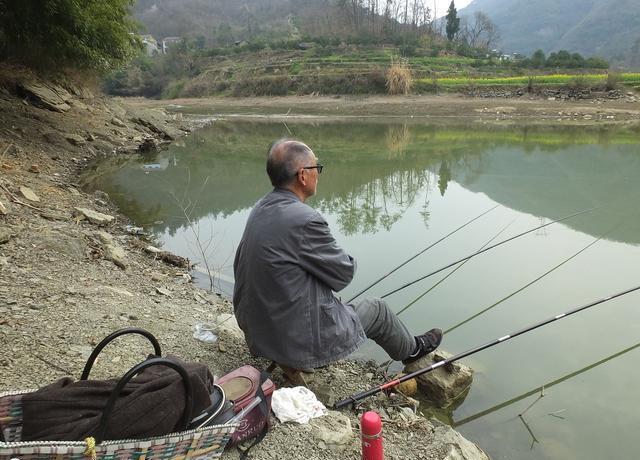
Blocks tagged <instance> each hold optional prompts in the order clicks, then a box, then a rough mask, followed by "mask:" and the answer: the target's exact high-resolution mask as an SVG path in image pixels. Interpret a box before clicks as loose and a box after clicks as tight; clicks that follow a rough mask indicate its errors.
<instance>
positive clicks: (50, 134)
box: [43, 131, 67, 147]
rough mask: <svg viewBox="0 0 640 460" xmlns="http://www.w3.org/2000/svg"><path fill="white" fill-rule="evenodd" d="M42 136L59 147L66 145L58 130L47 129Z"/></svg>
mask: <svg viewBox="0 0 640 460" xmlns="http://www.w3.org/2000/svg"><path fill="white" fill-rule="evenodd" d="M43 137H44V138H45V140H46V141H47V142H48V143H49V144H52V145H57V146H59V147H65V146H66V145H67V141H66V140H65V138H64V136H63V135H62V134H60V133H59V132H58V131H47V132H46V133H44V134H43Z"/></svg>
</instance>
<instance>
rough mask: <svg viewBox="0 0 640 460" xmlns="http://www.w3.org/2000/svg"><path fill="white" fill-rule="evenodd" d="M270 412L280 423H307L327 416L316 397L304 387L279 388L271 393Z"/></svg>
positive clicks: (322, 405) (325, 409) (325, 410)
mask: <svg viewBox="0 0 640 460" xmlns="http://www.w3.org/2000/svg"><path fill="white" fill-rule="evenodd" d="M271 410H273V413H274V414H276V417H278V420H280V422H282V423H284V422H297V423H301V424H306V423H309V420H311V419H312V418H316V417H322V416H323V415H326V414H327V408H326V407H324V404H322V403H321V402H320V401H318V399H317V398H316V395H315V394H313V392H312V391H311V390H309V389H308V388H305V387H293V388H279V389H277V390H276V391H274V392H273V396H272V398H271Z"/></svg>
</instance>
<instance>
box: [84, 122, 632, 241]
mask: <svg viewBox="0 0 640 460" xmlns="http://www.w3.org/2000/svg"><path fill="white" fill-rule="evenodd" d="M285 128H286V129H285ZM289 132H292V133H293V134H295V135H296V136H297V137H299V138H301V139H303V140H305V141H306V142H307V143H308V144H309V145H311V146H312V148H313V149H314V151H315V152H316V154H317V155H318V156H319V157H320V158H321V160H322V162H323V163H324V164H326V165H327V170H326V174H323V176H322V180H321V182H320V186H319V193H318V196H317V197H315V198H314V201H313V203H312V204H313V206H315V207H317V208H318V209H320V210H321V211H322V212H330V213H335V214H336V215H337V222H338V225H339V226H340V230H341V232H343V233H344V234H345V235H352V234H360V233H375V232H377V231H380V230H384V231H389V230H390V229H391V228H392V227H393V225H394V224H395V223H396V222H397V221H398V220H399V219H400V218H401V217H402V216H403V215H404V214H405V213H406V212H407V210H408V209H410V208H411V207H412V206H414V205H415V204H419V205H420V211H419V212H420V215H421V217H422V221H423V223H424V225H425V226H428V222H429V216H430V211H429V201H430V195H429V194H430V193H432V192H433V191H434V189H435V187H436V186H437V192H436V193H438V192H439V194H440V195H441V196H444V195H445V193H447V187H448V185H449V183H450V182H451V181H455V182H456V183H459V184H461V185H462V186H463V187H464V188H466V189H468V190H471V191H474V192H481V193H484V194H486V195H488V196H489V197H490V198H492V199H493V200H494V201H496V202H498V203H501V204H503V205H505V206H507V207H509V208H511V209H514V210H518V211H522V212H525V213H527V214H532V215H537V216H543V217H547V218H550V219H554V218H558V217H560V216H562V215H564V214H566V213H567V212H571V211H573V210H578V209H583V208H587V207H591V206H599V207H601V208H602V214H601V215H600V218H599V219H592V220H580V221H579V222H577V223H569V225H571V226H572V225H576V229H578V230H580V231H583V232H586V233H589V234H591V235H596V234H598V233H599V232H601V231H602V226H601V222H603V221H604V222H606V221H612V220H620V219H621V218H622V217H628V214H629V212H630V210H633V209H635V206H634V205H635V203H637V201H638V199H639V198H640V195H639V193H640V192H639V187H637V186H635V182H636V177H637V176H638V174H639V173H640V156H638V155H637V154H636V152H635V148H636V145H635V144H636V143H637V142H638V135H637V134H636V133H635V132H633V131H618V132H612V131H605V130H595V131H594V130H586V129H585V130H580V129H571V130H564V129H563V130H560V129H556V130H554V129H546V130H544V129H533V128H531V127H525V128H521V129H509V130H506V129H480V130H478V129H476V130H473V129H470V128H469V127H462V128H451V127H434V126H424V125H408V124H407V123H401V124H398V123H396V124H376V123H339V124H336V123H323V124H303V123H300V124H292V123H291V122H289V124H288V125H284V124H283V123H265V122H257V121H254V122H226V121H218V122H216V123H215V124H213V125H212V126H210V127H208V128H206V129H203V130H201V131H199V132H197V133H195V134H194V135H193V136H191V137H190V138H188V139H187V140H186V141H184V142H182V143H179V144H174V145H173V146H171V147H170V149H169V150H167V151H164V152H161V153H159V154H158V155H157V156H155V157H151V158H149V157H147V158H142V157H140V158H134V159H131V160H129V161H127V162H123V160H122V159H116V160H111V161H110V162H108V163H101V164H99V165H97V166H95V168H94V169H93V170H92V171H91V172H90V173H89V174H88V175H87V176H86V177H85V185H87V186H88V187H89V188H100V189H102V190H105V191H107V192H108V193H110V194H112V195H116V196H120V197H122V198H121V200H120V205H121V207H122V209H123V211H124V212H125V213H127V214H128V215H130V216H132V217H133V218H134V219H135V220H136V221H137V222H139V223H140V224H144V225H149V226H152V227H153V229H154V230H155V231H168V232H169V233H171V234H173V233H174V232H175V231H176V230H177V229H179V228H181V227H183V226H184V218H183V217H181V216H182V215H183V212H182V209H181V204H180V203H177V202H176V200H175V198H174V197H176V196H183V197H195V196H198V200H197V204H195V205H193V206H192V207H191V209H190V212H191V219H192V220H194V221H197V220H198V219H201V218H203V217H204V216H209V217H213V218H217V217H220V216H223V217H224V216H228V215H231V214H233V213H234V212H237V211H239V210H244V209H248V208H250V207H251V206H252V205H253V203H254V202H255V201H256V200H257V199H258V198H259V197H260V196H262V195H263V194H264V193H265V192H266V191H268V190H269V188H270V186H269V184H268V182H267V179H266V175H265V174H264V155H265V152H266V148H267V147H266V146H268V145H269V144H270V142H271V141H272V140H274V139H277V138H279V137H282V136H283V135H288V134H289ZM417 201H420V202H419V203H417ZM633 220H634V222H635V224H634V225H626V226H625V229H626V230H625V231H624V232H622V231H620V232H617V233H615V234H614V235H611V236H610V238H611V239H617V240H620V241H625V242H628V243H633V244H638V243H640V225H639V223H640V219H639V218H638V216H635V217H633ZM159 221H161V222H162V223H154V222H159ZM578 225H579V227H578Z"/></svg>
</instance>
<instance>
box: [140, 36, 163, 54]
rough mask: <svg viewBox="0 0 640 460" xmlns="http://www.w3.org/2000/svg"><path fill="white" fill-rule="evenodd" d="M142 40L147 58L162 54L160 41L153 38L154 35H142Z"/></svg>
mask: <svg viewBox="0 0 640 460" xmlns="http://www.w3.org/2000/svg"><path fill="white" fill-rule="evenodd" d="M140 40H141V41H142V46H144V51H145V53H146V54H147V56H155V55H157V54H159V53H160V48H159V47H158V41H157V40H156V39H155V38H153V35H140Z"/></svg>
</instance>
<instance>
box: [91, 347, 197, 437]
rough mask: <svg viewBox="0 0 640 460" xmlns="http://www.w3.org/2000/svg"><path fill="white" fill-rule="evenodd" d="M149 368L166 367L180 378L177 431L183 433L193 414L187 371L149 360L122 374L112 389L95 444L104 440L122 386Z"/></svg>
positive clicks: (171, 363) (160, 360) (167, 362)
mask: <svg viewBox="0 0 640 460" xmlns="http://www.w3.org/2000/svg"><path fill="white" fill-rule="evenodd" d="M151 366H167V367H170V368H171V369H173V370H175V371H176V372H177V373H178V374H180V377H182V383H183V384H184V395H185V396H184V413H183V414H182V419H181V420H180V424H179V425H178V426H179V427H180V428H179V429H178V430H177V431H185V430H186V428H187V426H188V425H189V422H190V421H191V413H192V412H193V387H192V385H191V380H189V375H188V374H187V371H186V370H185V369H184V368H183V367H182V366H181V365H180V364H178V363H177V362H175V361H172V360H170V359H167V358H151V359H147V360H146V361H143V362H141V363H140V364H136V365H135V366H133V367H132V368H131V369H130V370H129V372H127V373H126V374H124V376H123V377H122V378H121V379H120V381H119V382H118V384H117V385H116V387H115V388H114V389H113V391H112V392H111V394H110V395H109V399H108V400H107V404H106V406H105V408H104V411H103V412H102V416H101V417H100V424H99V425H98V430H97V431H96V434H95V435H94V436H93V437H94V439H95V440H96V444H100V443H101V442H102V441H103V439H104V434H105V431H106V429H107V422H108V421H109V417H110V416H111V412H113V408H114V406H115V403H116V400H117V399H118V397H119V396H120V393H121V392H122V389H123V388H124V386H125V385H126V384H127V383H129V381H130V380H131V379H132V378H133V377H135V376H136V375H137V374H139V373H140V372H141V371H142V370H144V369H146V368H148V367H151Z"/></svg>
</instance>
